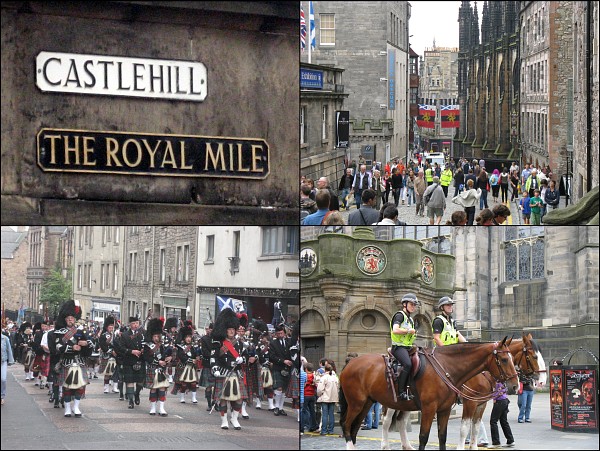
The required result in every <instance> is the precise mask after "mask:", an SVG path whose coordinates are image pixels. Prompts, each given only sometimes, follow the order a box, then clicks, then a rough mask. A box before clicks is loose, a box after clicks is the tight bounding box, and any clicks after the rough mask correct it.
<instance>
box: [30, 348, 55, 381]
mask: <svg viewBox="0 0 600 451" xmlns="http://www.w3.org/2000/svg"><path fill="white" fill-rule="evenodd" d="M31 371H39V372H40V373H41V374H42V376H44V377H48V373H49V372H50V354H46V353H42V354H37V355H36V356H35V359H34V360H33V365H31Z"/></svg>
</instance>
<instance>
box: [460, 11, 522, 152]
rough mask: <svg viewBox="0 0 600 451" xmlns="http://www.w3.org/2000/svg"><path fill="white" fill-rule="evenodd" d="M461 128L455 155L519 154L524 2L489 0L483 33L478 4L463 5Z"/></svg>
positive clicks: (461, 28) (483, 17)
mask: <svg viewBox="0 0 600 451" xmlns="http://www.w3.org/2000/svg"><path fill="white" fill-rule="evenodd" d="M458 22H459V55H458V98H459V106H460V128H459V134H458V139H457V140H455V143H454V154H455V155H458V156H463V155H464V156H465V157H475V158H484V159H486V160H490V159H494V158H500V159H502V158H504V159H510V158H516V151H517V150H518V149H517V139H518V137H519V135H518V130H519V81H520V68H519V65H520V60H519V29H518V27H519V2H518V1H508V2H484V4H483V11H482V19H481V34H480V32H479V14H478V10H477V3H475V7H474V8H473V7H471V2H470V1H462V2H461V6H460V8H459V16H458Z"/></svg>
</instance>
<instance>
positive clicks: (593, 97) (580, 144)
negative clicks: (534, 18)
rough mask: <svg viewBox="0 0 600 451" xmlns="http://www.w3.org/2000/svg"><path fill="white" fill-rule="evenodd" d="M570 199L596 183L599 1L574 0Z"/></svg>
mask: <svg viewBox="0 0 600 451" xmlns="http://www.w3.org/2000/svg"><path fill="white" fill-rule="evenodd" d="M572 8H573V44H574V47H575V52H574V54H573V71H574V75H573V96H574V102H573V103H574V104H573V154H572V158H571V160H572V162H573V167H572V171H571V172H572V174H573V179H572V189H571V193H572V196H573V201H574V202H577V200H579V199H581V197H583V196H584V195H585V194H586V193H587V192H588V191H590V190H591V189H592V188H594V187H596V186H598V184H599V177H598V171H599V169H600V161H599V158H600V153H599V152H598V149H600V141H599V139H598V133H599V130H600V126H599V123H598V118H599V117H600V109H599V107H598V102H599V100H600V93H599V86H600V80H599V76H598V74H599V72H600V61H599V56H600V49H599V45H600V35H599V34H598V26H599V23H600V20H599V18H598V9H599V7H598V2H590V1H576V2H573V6H572Z"/></svg>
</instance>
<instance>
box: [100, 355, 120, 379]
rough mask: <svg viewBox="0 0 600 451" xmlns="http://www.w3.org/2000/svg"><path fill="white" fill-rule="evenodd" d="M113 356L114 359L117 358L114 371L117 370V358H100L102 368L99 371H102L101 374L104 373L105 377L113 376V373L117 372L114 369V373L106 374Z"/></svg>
mask: <svg viewBox="0 0 600 451" xmlns="http://www.w3.org/2000/svg"><path fill="white" fill-rule="evenodd" d="M111 358H112V359H113V360H115V370H114V371H116V366H117V362H116V359H115V358H114V357H109V358H108V359H102V358H101V359H100V370H99V371H100V374H102V375H103V376H105V377H111V376H112V375H113V374H115V373H114V371H113V372H112V373H110V374H104V373H105V371H106V366H107V365H108V361H109V360H110V359H111Z"/></svg>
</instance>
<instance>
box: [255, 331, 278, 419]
mask: <svg viewBox="0 0 600 451" xmlns="http://www.w3.org/2000/svg"><path fill="white" fill-rule="evenodd" d="M270 341H271V336H270V334H269V332H268V330H267V331H266V332H263V333H262V334H260V345H259V346H258V349H257V351H258V361H259V363H260V378H259V381H258V383H259V392H260V391H262V392H263V393H264V394H265V396H266V397H267V401H268V402H269V412H273V411H274V410H275V406H274V405H273V395H274V392H273V374H272V373H271V367H272V366H273V364H272V363H271V362H270V361H269V343H270Z"/></svg>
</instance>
